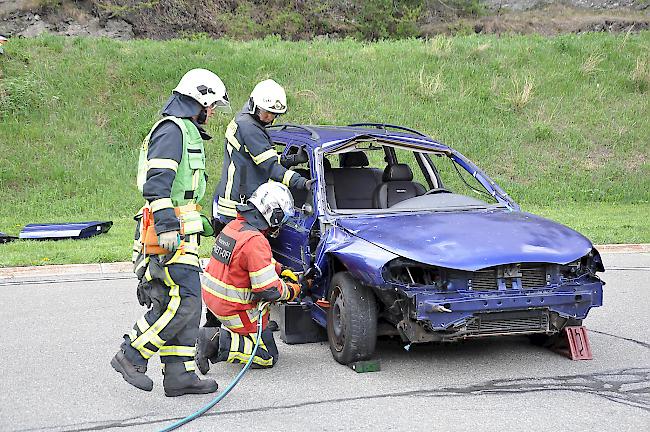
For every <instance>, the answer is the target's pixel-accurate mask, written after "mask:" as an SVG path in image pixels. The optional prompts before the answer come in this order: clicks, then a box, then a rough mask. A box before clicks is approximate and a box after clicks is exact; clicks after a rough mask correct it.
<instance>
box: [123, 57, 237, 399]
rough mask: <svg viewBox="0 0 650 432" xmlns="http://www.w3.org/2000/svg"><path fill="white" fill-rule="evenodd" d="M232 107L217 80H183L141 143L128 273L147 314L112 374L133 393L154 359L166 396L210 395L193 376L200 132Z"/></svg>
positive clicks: (201, 75) (193, 75)
mask: <svg viewBox="0 0 650 432" xmlns="http://www.w3.org/2000/svg"><path fill="white" fill-rule="evenodd" d="M229 109H230V103H229V102H228V94H227V92H226V88H225V86H224V84H223V82H222V81H221V79H220V78H219V77H218V76H217V75H215V74H214V73H212V72H210V71H208V70H206V69H192V70H190V71H189V72H187V73H186V74H185V75H184V76H183V77H182V78H181V80H180V82H179V83H178V86H176V88H175V89H174V90H173V92H172V95H171V97H170V98H169V99H168V100H167V103H166V104H165V106H164V108H163V109H162V116H163V117H162V119H161V120H159V121H158V122H157V123H156V124H154V125H153V127H152V128H151V131H150V132H149V134H148V135H147V136H146V137H145V139H144V141H143V143H142V148H141V150H140V160H139V163H138V178H137V183H138V188H139V190H140V191H141V192H142V196H143V197H144V199H145V205H144V207H143V208H142V209H141V210H140V212H139V213H138V215H136V220H137V221H138V226H137V228H136V235H135V241H134V253H133V261H134V271H135V273H136V275H137V276H138V278H139V279H140V283H139V285H138V288H137V296H138V300H139V302H140V304H142V305H146V306H147V308H148V311H147V312H146V313H145V315H144V316H143V317H142V318H140V319H139V320H138V321H137V322H136V324H135V325H134V326H133V329H131V331H130V332H129V333H128V334H125V335H124V341H123V343H122V345H121V347H120V350H119V351H118V352H117V354H115V356H114V357H113V359H112V360H111V365H112V366H113V368H114V369H115V370H116V371H117V372H119V373H120V374H122V377H123V378H124V379H125V380H126V381H127V382H128V383H129V384H132V385H133V386H135V387H137V388H139V389H142V390H145V391H151V390H152V388H153V382H152V380H151V379H150V378H149V377H148V376H147V375H146V374H145V373H146V371H147V362H148V360H149V359H150V358H151V356H153V355H154V354H155V353H159V355H160V360H161V363H162V365H163V374H164V378H163V387H164V391H165V395H167V396H180V395H183V394H187V393H212V392H214V391H216V390H217V383H216V382H215V381H214V380H201V379H199V377H198V376H197V375H196V373H195V372H194V370H195V364H194V353H195V341H196V338H197V333H198V328H199V324H200V317H201V281H200V277H199V274H200V272H201V267H200V264H199V257H198V249H199V235H200V234H207V235H209V234H210V232H206V231H211V226H210V224H209V223H208V221H207V219H205V220H204V218H203V217H202V215H201V214H200V213H199V210H200V207H199V206H197V204H196V203H197V202H198V201H199V200H200V199H201V198H202V197H203V195H204V193H205V186H206V179H205V152H204V148H203V140H208V139H210V136H209V135H208V134H207V133H206V132H205V130H204V129H203V125H204V124H205V123H206V122H207V121H208V120H209V119H210V117H211V116H212V115H213V113H214V112H215V110H221V111H228V110H229Z"/></svg>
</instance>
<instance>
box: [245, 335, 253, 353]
mask: <svg viewBox="0 0 650 432" xmlns="http://www.w3.org/2000/svg"><path fill="white" fill-rule="evenodd" d="M244 354H247V355H251V354H253V341H251V340H250V339H249V338H247V337H244Z"/></svg>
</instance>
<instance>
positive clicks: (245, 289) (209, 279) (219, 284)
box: [202, 272, 251, 293]
mask: <svg viewBox="0 0 650 432" xmlns="http://www.w3.org/2000/svg"><path fill="white" fill-rule="evenodd" d="M202 276H203V278H205V280H204V282H205V283H206V284H207V285H212V284H214V285H216V286H215V287H213V288H214V289H220V288H225V289H228V290H234V291H241V292H243V293H247V292H250V290H251V289H250V288H249V287H236V286H234V285H230V284H227V283H225V282H223V281H221V280H219V279H217V278H216V277H214V276H212V275H211V274H210V273H207V272H206V273H203V274H202Z"/></svg>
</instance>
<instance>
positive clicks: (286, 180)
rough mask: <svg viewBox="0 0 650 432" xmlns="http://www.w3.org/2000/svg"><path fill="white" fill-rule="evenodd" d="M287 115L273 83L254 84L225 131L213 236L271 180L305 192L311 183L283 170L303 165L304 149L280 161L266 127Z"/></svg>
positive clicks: (284, 100)
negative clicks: (241, 107) (238, 208)
mask: <svg viewBox="0 0 650 432" xmlns="http://www.w3.org/2000/svg"><path fill="white" fill-rule="evenodd" d="M286 112H287V95H286V93H285V92H284V89H283V88H282V86H280V84H278V83H277V82H275V81H273V80H271V79H267V80H264V81H262V82H260V83H258V84H257V85H256V86H255V88H254V89H253V91H252V92H251V95H250V98H249V100H248V102H247V103H246V104H245V105H244V108H243V109H242V111H241V112H240V113H239V114H238V115H237V116H236V117H235V118H234V119H233V120H232V121H231V122H230V124H229V125H228V127H227V128H226V134H225V135H226V139H225V149H224V158H223V168H222V174H221V181H220V182H219V184H218V185H217V189H216V192H215V196H214V202H213V204H212V216H213V225H214V229H215V233H218V232H219V231H220V230H221V229H222V228H223V227H224V226H225V225H226V224H227V223H228V222H229V221H231V220H233V219H234V218H235V216H236V215H237V211H236V208H235V206H236V205H237V204H243V203H244V202H246V199H248V198H249V197H250V196H251V193H253V191H255V190H256V189H257V188H258V187H259V186H260V185H261V184H262V183H266V182H268V181H269V179H271V180H275V181H277V182H281V183H283V184H285V185H286V186H288V187H290V188H297V189H302V190H307V189H310V188H311V185H312V182H313V180H308V179H306V178H304V177H302V176H301V175H300V174H298V173H296V172H295V171H292V170H290V169H287V168H288V167H290V166H294V165H297V164H299V163H303V162H307V154H306V152H304V150H301V151H300V152H299V153H297V154H295V155H291V156H287V157H283V158H280V157H279V156H278V154H277V152H276V150H275V146H274V145H273V141H272V140H271V137H270V136H269V134H268V132H267V131H266V126H269V125H270V124H272V123H273V121H274V120H275V118H276V117H277V116H279V115H281V114H284V113H286Z"/></svg>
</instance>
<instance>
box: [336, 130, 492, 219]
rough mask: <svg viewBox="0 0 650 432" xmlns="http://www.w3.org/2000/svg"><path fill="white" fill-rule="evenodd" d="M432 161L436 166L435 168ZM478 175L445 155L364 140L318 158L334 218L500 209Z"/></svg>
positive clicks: (450, 155) (452, 155)
mask: <svg viewBox="0 0 650 432" xmlns="http://www.w3.org/2000/svg"><path fill="white" fill-rule="evenodd" d="M431 155H434V156H437V157H440V158H441V159H440V162H437V163H434V162H433V159H432V158H431V157H430V156H431ZM337 157H338V160H337ZM333 161H336V162H337V163H335V164H333V163H332V162H333ZM333 165H337V166H333ZM459 168H460V169H459ZM463 173H464V174H463ZM477 175H478V174H477V173H476V172H473V173H470V172H469V171H468V169H467V168H465V167H464V166H463V165H462V164H460V163H459V162H457V161H455V160H454V154H453V153H451V152H449V151H443V150H441V151H432V150H430V149H429V150H425V149H422V148H421V147H418V146H413V147H411V146H408V145H404V144H396V143H392V142H388V141H383V140H378V139H366V138H364V139H361V140H358V141H354V142H351V143H350V144H349V145H347V146H346V147H344V148H342V149H338V150H337V151H334V152H330V153H326V154H324V155H323V179H324V183H325V190H326V203H327V205H328V207H329V209H331V211H333V212H337V213H346V214H347V213H384V212H395V211H412V210H434V211H436V210H439V211H448V210H451V209H454V210H458V209H468V210H469V209H485V208H492V207H494V206H495V204H499V200H497V199H496V197H495V195H496V194H494V193H490V192H492V191H488V190H486V188H485V187H484V185H483V183H482V182H481V181H480V180H479V179H478V178H477ZM487 181H488V184H490V183H491V181H489V180H487ZM475 194H478V195H480V197H481V199H478V198H476V197H475ZM470 195H474V196H470Z"/></svg>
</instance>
